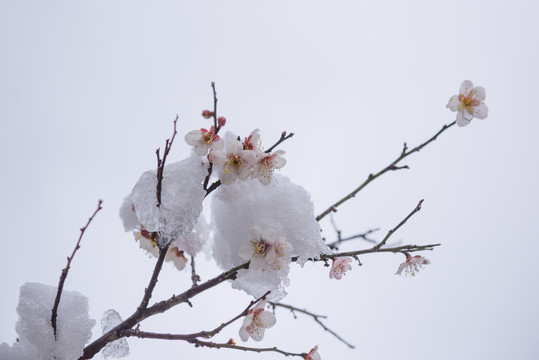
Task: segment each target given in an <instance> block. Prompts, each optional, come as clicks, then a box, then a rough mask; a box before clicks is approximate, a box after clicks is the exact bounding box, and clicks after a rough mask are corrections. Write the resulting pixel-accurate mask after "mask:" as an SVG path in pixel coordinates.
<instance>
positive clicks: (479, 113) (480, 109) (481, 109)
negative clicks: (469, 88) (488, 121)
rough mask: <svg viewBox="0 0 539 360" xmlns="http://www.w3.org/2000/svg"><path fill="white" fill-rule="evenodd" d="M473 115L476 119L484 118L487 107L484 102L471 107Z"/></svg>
mask: <svg viewBox="0 0 539 360" xmlns="http://www.w3.org/2000/svg"><path fill="white" fill-rule="evenodd" d="M473 115H474V116H475V117H476V118H478V119H484V118H486V117H487V116H488V107H487V106H486V105H485V104H479V105H478V106H476V107H474V108H473Z"/></svg>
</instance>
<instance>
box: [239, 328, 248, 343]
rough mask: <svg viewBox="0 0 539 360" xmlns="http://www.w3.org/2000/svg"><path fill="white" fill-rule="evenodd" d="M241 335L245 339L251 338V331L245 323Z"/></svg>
mask: <svg viewBox="0 0 539 360" xmlns="http://www.w3.org/2000/svg"><path fill="white" fill-rule="evenodd" d="M240 337H241V339H242V340H243V341H247V340H249V332H248V331H247V326H245V325H243V326H242V327H241V329H240Z"/></svg>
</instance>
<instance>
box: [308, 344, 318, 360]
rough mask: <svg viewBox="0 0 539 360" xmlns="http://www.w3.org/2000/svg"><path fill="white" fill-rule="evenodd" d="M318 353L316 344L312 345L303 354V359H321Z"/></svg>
mask: <svg viewBox="0 0 539 360" xmlns="http://www.w3.org/2000/svg"><path fill="white" fill-rule="evenodd" d="M321 359H322V358H321V357H320V354H318V345H316V346H315V347H313V348H312V349H311V351H309V353H308V354H307V355H305V360H321Z"/></svg>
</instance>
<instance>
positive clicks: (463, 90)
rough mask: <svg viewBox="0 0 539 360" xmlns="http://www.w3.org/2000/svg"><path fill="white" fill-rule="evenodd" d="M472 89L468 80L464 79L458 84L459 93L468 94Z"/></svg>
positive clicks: (471, 84)
mask: <svg viewBox="0 0 539 360" xmlns="http://www.w3.org/2000/svg"><path fill="white" fill-rule="evenodd" d="M472 89H473V83H472V82H471V81H470V80H464V81H463V82H462V84H461V85H460V91H459V94H464V95H468V93H469V92H470V90H472Z"/></svg>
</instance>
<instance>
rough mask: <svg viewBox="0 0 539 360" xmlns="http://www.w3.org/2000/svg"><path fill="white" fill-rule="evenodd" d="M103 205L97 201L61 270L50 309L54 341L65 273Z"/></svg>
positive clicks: (101, 201) (100, 201)
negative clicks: (85, 233)
mask: <svg viewBox="0 0 539 360" xmlns="http://www.w3.org/2000/svg"><path fill="white" fill-rule="evenodd" d="M102 203H103V200H99V201H98V203H97V209H95V211H94V213H93V215H92V216H90V218H89V219H88V222H87V223H86V225H85V226H84V227H83V228H81V229H80V236H79V240H78V241H77V245H75V249H73V252H72V253H71V257H68V258H67V266H66V267H65V268H64V269H63V270H62V275H60V281H59V283H58V292H57V293H56V298H55V299H54V305H53V307H52V315H51V324H52V329H53V331H54V340H56V318H57V317H58V306H59V305H60V297H61V296H62V290H63V289H64V283H65V281H66V278H67V273H68V272H69V269H70V267H71V261H72V260H73V257H74V256H75V253H76V252H77V250H79V248H80V241H81V240H82V236H83V235H84V232H85V231H86V229H87V228H88V226H89V225H90V223H91V222H92V220H93V219H94V217H95V216H96V214H97V213H98V212H99V210H101V209H102V207H101V204H102Z"/></svg>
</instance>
